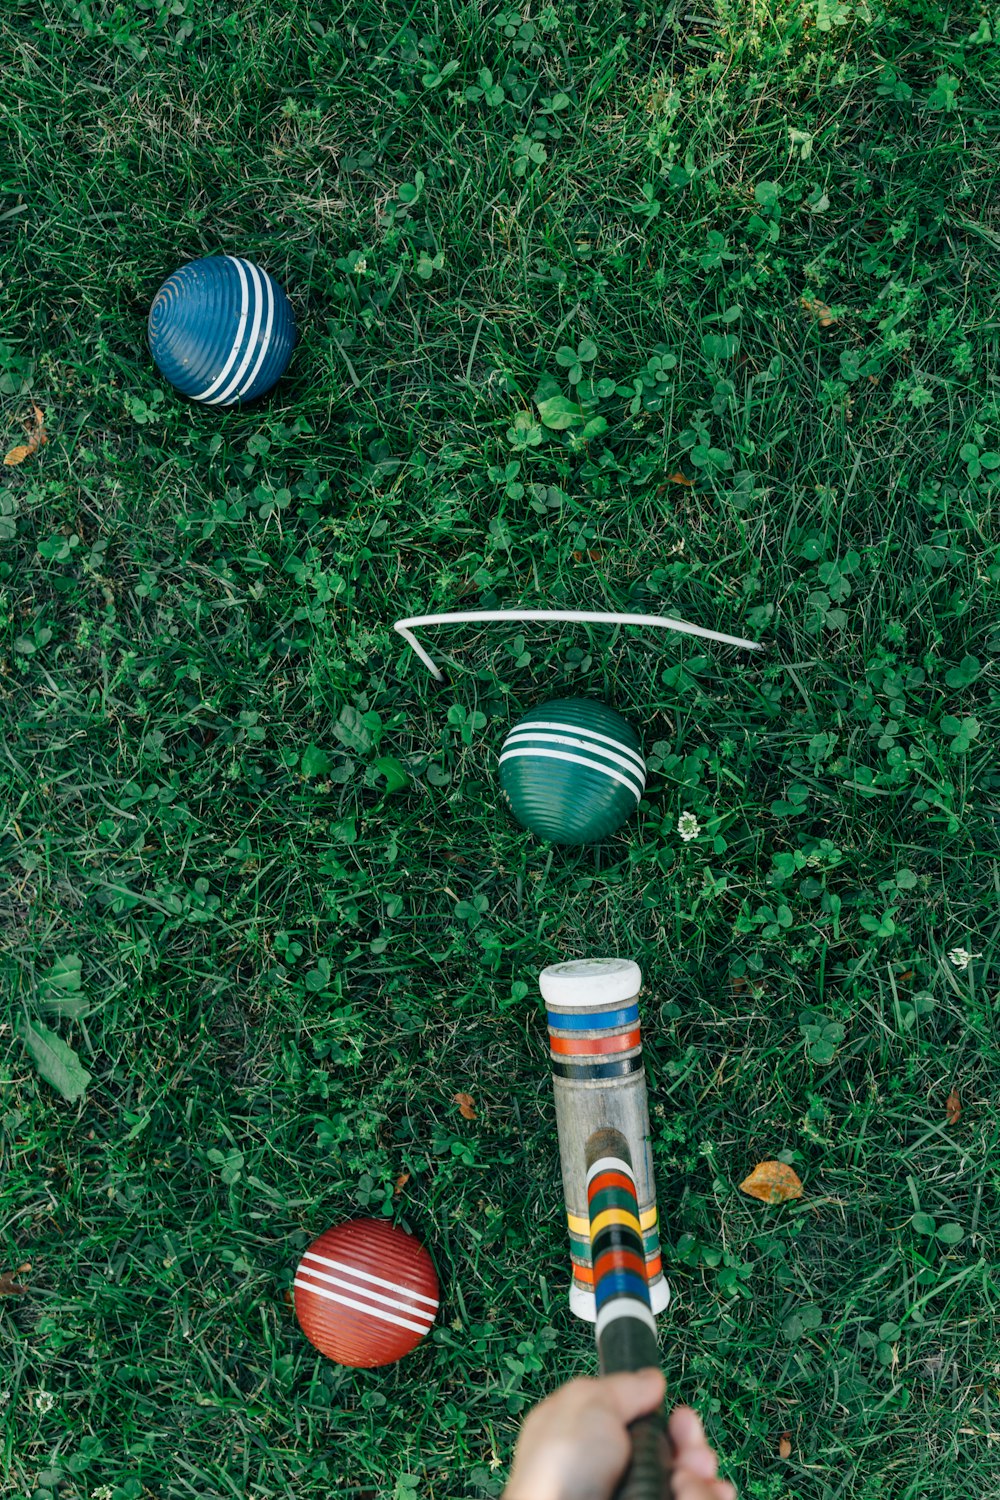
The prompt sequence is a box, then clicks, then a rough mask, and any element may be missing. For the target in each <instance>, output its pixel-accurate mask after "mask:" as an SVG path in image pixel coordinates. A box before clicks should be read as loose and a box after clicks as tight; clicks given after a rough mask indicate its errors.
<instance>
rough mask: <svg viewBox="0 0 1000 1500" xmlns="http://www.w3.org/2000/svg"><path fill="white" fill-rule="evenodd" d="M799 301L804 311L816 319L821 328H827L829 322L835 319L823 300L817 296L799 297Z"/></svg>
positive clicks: (833, 321)
mask: <svg viewBox="0 0 1000 1500" xmlns="http://www.w3.org/2000/svg"><path fill="white" fill-rule="evenodd" d="M799 301H800V302H801V304H802V306H803V308H804V309H805V311H806V312H807V313H809V315H810V316H811V317H813V318H815V319H816V321H817V322H818V324H819V326H820V327H821V328H829V327H830V325H831V323H835V322H836V321H837V320H836V318H835V317H834V316H833V313H832V311H831V310H830V308H828V307H827V305H826V303H825V302H821V301H820V300H819V298H818V297H800V298H799Z"/></svg>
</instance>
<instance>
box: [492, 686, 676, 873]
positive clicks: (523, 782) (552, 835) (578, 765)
mask: <svg viewBox="0 0 1000 1500" xmlns="http://www.w3.org/2000/svg"><path fill="white" fill-rule="evenodd" d="M645 785H646V765H645V762H644V760H643V758H642V746H641V745H640V743H639V737H638V735H637V734H636V733H635V730H634V729H633V728H632V726H631V725H630V724H628V723H627V722H626V720H625V719H623V718H622V716H621V714H618V713H615V711H614V709H613V708H609V707H608V705H607V704H606V703H600V702H598V701H597V700H596V699H594V698H557V699H554V700H553V701H552V702H551V703H543V704H542V705H541V707H539V708H536V709H533V710H532V711H531V713H529V714H525V716H524V718H523V719H521V720H519V721H518V723H517V724H515V725H514V727H513V729H512V730H511V731H510V733H509V734H508V735H507V738H506V739H505V740H504V742H503V748H502V749H501V751H500V791H501V793H502V795H503V798H504V801H505V802H506V803H507V805H508V807H509V808H510V810H511V812H512V813H513V814H514V817H515V818H516V819H517V821H518V822H519V823H520V824H521V825H522V827H524V828H530V829H531V831H532V833H536V834H538V835H539V837H540V838H543V839H549V840H550V841H551V842H552V843H553V844H593V843H595V842H596V841H597V840H599V839H606V838H607V837H608V836H609V835H610V834H612V833H614V832H615V831H616V830H617V829H619V828H620V827H621V826H622V824H623V823H624V822H626V820H627V819H628V818H629V817H630V816H631V814H632V813H634V812H635V809H636V807H637V806H638V804H639V799H640V797H641V796H642V793H643V789H644V787H645Z"/></svg>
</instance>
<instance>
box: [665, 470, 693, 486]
mask: <svg viewBox="0 0 1000 1500" xmlns="http://www.w3.org/2000/svg"><path fill="white" fill-rule="evenodd" d="M667 483H668V484H683V485H686V486H687V487H688V489H692V488H693V487H694V480H693V479H688V477H687V475H686V474H680V473H677V474H668V475H667Z"/></svg>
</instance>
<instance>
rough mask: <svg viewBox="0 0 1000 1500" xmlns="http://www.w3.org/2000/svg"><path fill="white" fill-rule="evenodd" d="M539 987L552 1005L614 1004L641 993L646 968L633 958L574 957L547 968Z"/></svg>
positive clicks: (544, 997) (540, 979) (545, 998)
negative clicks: (634, 961) (642, 967)
mask: <svg viewBox="0 0 1000 1500" xmlns="http://www.w3.org/2000/svg"><path fill="white" fill-rule="evenodd" d="M538 987H539V989H540V990H541V992H542V999H543V1000H545V1002H546V1003H547V1004H549V1005H570V1006H573V1007H574V1008H576V1007H579V1006H587V1005H601V1006H611V1005H617V1004H619V1003H620V1002H621V1001H622V1000H632V999H633V998H634V997H635V996H636V995H638V993H639V991H640V989H641V988H642V970H641V969H640V968H639V965H638V964H637V963H633V961H632V959H630V958H572V959H570V960H569V962H568V963H564V964H550V965H549V967H548V968H547V969H543V970H542V972H541V974H540V975H539V976H538Z"/></svg>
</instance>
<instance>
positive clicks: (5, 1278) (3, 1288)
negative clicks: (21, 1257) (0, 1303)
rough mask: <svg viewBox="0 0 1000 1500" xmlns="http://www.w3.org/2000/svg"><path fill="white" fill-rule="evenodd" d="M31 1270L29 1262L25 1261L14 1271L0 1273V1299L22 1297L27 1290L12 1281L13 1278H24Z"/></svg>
mask: <svg viewBox="0 0 1000 1500" xmlns="http://www.w3.org/2000/svg"><path fill="white" fill-rule="evenodd" d="M30 1270H31V1262H30V1261H26V1262H25V1264H24V1265H23V1266H18V1268H17V1270H16V1271H4V1272H2V1273H0V1297H23V1296H24V1294H25V1292H26V1291H27V1290H28V1288H27V1287H26V1286H22V1285H21V1284H20V1283H19V1282H17V1281H15V1280H14V1277H15V1276H24V1275H25V1274H26V1272H28V1271H30Z"/></svg>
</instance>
